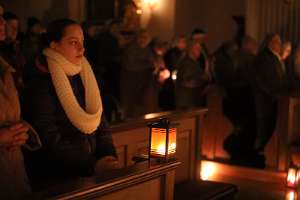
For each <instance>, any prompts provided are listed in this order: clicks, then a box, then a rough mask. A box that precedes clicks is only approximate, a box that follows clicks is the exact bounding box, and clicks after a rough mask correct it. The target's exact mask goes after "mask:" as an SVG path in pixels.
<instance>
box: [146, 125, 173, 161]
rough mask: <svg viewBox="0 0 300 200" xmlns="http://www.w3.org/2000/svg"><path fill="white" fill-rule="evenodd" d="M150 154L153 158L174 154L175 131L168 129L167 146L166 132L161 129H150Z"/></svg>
mask: <svg viewBox="0 0 300 200" xmlns="http://www.w3.org/2000/svg"><path fill="white" fill-rule="evenodd" d="M151 132H152V136H151V154H152V155H155V156H165V155H166V152H168V155H170V154H174V153H175V152H176V129H175V128H170V129H169V140H168V146H167V139H168V138H167V130H166V129H163V128H152V130H151Z"/></svg>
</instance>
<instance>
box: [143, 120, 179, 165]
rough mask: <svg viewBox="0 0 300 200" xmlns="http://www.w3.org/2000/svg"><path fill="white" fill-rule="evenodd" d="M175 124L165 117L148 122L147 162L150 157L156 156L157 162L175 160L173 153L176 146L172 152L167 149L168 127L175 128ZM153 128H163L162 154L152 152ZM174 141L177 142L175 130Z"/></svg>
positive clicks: (168, 140)
mask: <svg viewBox="0 0 300 200" xmlns="http://www.w3.org/2000/svg"><path fill="white" fill-rule="evenodd" d="M176 126H177V124H171V123H170V121H169V120H168V119H166V118H161V119H159V120H158V121H156V122H152V123H150V124H148V127H149V148H148V158H149V164H150V160H151V158H156V160H157V161H158V162H168V161H171V160H175V153H176V147H175V149H174V152H170V149H169V142H170V129H172V128H176ZM153 128H158V129H165V130H166V133H165V151H164V152H165V153H164V155H159V154H154V153H153V152H152V149H151V147H152V137H153V136H152V130H153ZM175 143H177V131H176V130H175Z"/></svg>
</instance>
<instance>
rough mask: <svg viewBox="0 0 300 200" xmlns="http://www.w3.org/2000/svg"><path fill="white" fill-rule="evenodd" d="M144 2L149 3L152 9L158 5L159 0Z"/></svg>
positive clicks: (146, 0)
mask: <svg viewBox="0 0 300 200" xmlns="http://www.w3.org/2000/svg"><path fill="white" fill-rule="evenodd" d="M144 4H146V5H148V6H149V7H150V8H151V9H154V8H155V7H156V6H157V5H158V0H144Z"/></svg>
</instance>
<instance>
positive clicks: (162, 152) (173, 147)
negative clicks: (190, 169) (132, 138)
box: [156, 143, 176, 155]
mask: <svg viewBox="0 0 300 200" xmlns="http://www.w3.org/2000/svg"><path fill="white" fill-rule="evenodd" d="M175 150H176V143H172V144H170V145H169V149H168V153H169V154H171V153H172V152H174V151H175ZM156 153H157V154H160V155H165V154H166V145H165V144H160V145H158V147H157V151H156Z"/></svg>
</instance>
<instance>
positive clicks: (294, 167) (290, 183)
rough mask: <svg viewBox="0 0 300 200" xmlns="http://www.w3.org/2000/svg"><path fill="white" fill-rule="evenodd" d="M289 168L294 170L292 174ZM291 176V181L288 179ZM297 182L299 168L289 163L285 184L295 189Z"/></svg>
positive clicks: (299, 174)
mask: <svg viewBox="0 0 300 200" xmlns="http://www.w3.org/2000/svg"><path fill="white" fill-rule="evenodd" d="M291 170H293V171H294V174H293V175H291V174H290V171H291ZM290 176H293V177H290ZM291 178H293V179H294V181H291V180H290V179H291ZM292 182H293V183H292ZM299 184H300V168H299V167H297V166H296V165H293V164H291V165H290V167H289V169H288V171H287V176H286V185H287V187H288V188H293V189H296V188H298V187H299Z"/></svg>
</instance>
